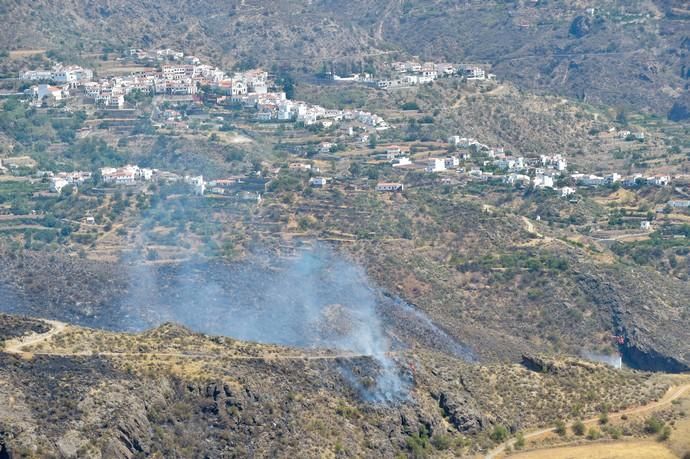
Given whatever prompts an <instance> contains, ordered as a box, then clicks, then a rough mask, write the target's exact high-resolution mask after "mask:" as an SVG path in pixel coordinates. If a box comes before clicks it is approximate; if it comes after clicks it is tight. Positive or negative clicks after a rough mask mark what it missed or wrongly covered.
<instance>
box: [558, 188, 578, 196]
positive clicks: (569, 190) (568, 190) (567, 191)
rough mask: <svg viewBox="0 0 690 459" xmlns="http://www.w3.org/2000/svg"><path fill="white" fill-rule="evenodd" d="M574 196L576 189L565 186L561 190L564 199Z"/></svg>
mask: <svg viewBox="0 0 690 459" xmlns="http://www.w3.org/2000/svg"><path fill="white" fill-rule="evenodd" d="M573 194H575V188H571V187H569V186H564V187H563V188H561V197H562V198H567V197H569V196H572V195H573Z"/></svg>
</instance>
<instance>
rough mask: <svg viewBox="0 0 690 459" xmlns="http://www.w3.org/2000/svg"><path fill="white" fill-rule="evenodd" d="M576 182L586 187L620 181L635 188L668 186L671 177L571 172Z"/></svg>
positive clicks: (627, 186)
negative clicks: (641, 186)
mask: <svg viewBox="0 0 690 459" xmlns="http://www.w3.org/2000/svg"><path fill="white" fill-rule="evenodd" d="M570 178H571V179H573V180H574V181H575V182H576V183H577V184H579V185H582V186H588V187H597V186H604V185H611V184H614V183H620V184H621V185H622V186H624V187H626V188H635V187H638V186H640V185H644V184H646V185H653V186H668V185H670V184H671V177H670V176H668V175H653V176H644V175H642V174H634V175H630V176H628V177H622V176H621V175H620V174H618V173H616V172H612V173H610V174H606V175H603V176H602V175H596V174H579V173H577V174H572V175H571V176H570Z"/></svg>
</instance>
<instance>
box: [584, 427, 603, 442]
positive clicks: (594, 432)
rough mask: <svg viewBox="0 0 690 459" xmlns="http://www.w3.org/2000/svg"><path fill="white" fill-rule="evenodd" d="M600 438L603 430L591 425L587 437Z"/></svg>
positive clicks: (590, 438)
mask: <svg viewBox="0 0 690 459" xmlns="http://www.w3.org/2000/svg"><path fill="white" fill-rule="evenodd" d="M599 438H601V432H599V429H597V428H596V427H590V428H589V431H588V432H587V439H589V440H598V439H599Z"/></svg>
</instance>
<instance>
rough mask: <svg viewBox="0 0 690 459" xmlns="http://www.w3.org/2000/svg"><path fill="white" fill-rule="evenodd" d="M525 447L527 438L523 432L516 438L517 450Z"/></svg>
mask: <svg viewBox="0 0 690 459" xmlns="http://www.w3.org/2000/svg"><path fill="white" fill-rule="evenodd" d="M524 447H525V436H524V435H523V434H522V432H518V433H517V435H516V436H515V449H522V448H524Z"/></svg>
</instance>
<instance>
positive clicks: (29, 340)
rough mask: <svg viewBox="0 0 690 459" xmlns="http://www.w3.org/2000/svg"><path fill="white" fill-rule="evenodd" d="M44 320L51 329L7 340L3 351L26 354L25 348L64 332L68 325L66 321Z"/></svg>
mask: <svg viewBox="0 0 690 459" xmlns="http://www.w3.org/2000/svg"><path fill="white" fill-rule="evenodd" d="M43 322H45V323H47V324H48V325H50V330H48V331H47V332H45V333H32V334H30V335H24V336H20V337H19V338H14V339H11V340H8V341H6V342H5V348H4V349H3V352H6V353H7V354H24V353H26V351H25V350H24V348H26V347H28V346H33V345H35V344H39V343H42V342H45V341H48V340H49V339H50V338H52V337H53V336H55V335H57V334H59V333H62V332H63V331H64V330H65V328H66V327H67V324H66V323H64V322H58V321H57V320H43Z"/></svg>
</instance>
